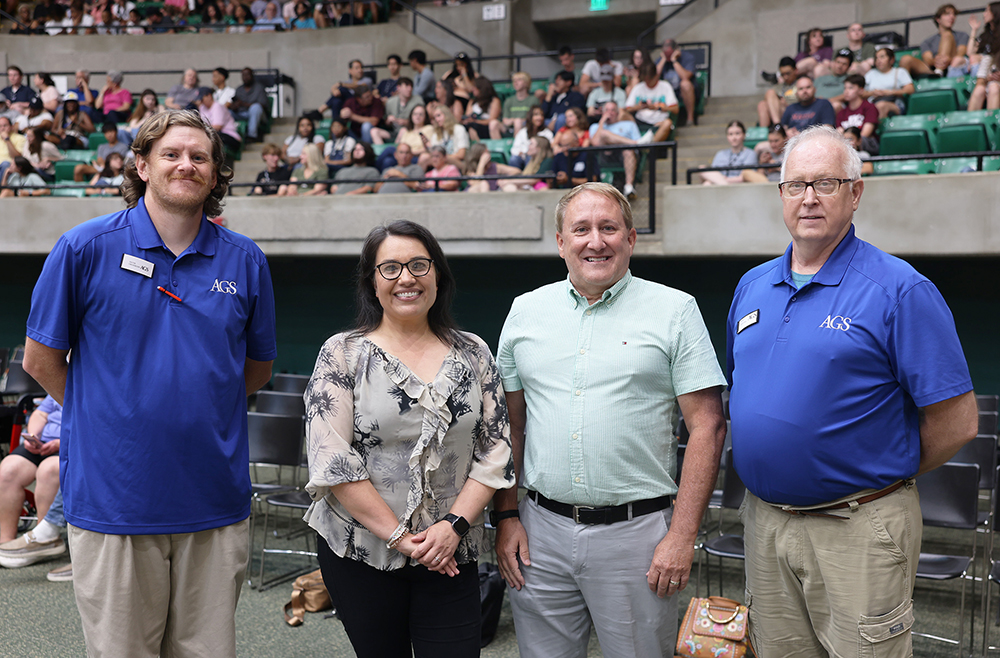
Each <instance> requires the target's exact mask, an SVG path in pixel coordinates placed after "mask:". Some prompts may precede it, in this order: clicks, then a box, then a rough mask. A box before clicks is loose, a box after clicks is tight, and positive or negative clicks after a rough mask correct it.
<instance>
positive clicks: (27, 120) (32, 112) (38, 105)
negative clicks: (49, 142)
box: [14, 96, 52, 135]
mask: <svg viewBox="0 0 1000 658" xmlns="http://www.w3.org/2000/svg"><path fill="white" fill-rule="evenodd" d="M14 128H16V129H17V132H19V133H21V134H22V135H23V134H24V133H25V132H27V130H28V128H44V129H45V130H49V129H50V128H52V113H51V112H49V111H48V110H46V109H45V104H44V103H42V99H41V98H39V97H38V96H35V97H34V98H32V99H31V100H30V101H28V113H27V114H22V115H21V116H19V117H17V120H16V121H15V122H14Z"/></svg>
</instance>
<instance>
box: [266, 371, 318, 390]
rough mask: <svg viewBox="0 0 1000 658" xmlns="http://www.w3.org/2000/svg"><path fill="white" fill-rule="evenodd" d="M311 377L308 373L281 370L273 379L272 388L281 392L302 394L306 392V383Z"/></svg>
mask: <svg viewBox="0 0 1000 658" xmlns="http://www.w3.org/2000/svg"><path fill="white" fill-rule="evenodd" d="M308 383H309V377H308V376H306V375H292V374H289V373H287V372H279V373H278V374H277V375H275V376H274V379H272V380H271V388H272V389H273V390H275V391H278V392H280V393H298V394H299V395H302V394H303V393H305V392H306V384H308Z"/></svg>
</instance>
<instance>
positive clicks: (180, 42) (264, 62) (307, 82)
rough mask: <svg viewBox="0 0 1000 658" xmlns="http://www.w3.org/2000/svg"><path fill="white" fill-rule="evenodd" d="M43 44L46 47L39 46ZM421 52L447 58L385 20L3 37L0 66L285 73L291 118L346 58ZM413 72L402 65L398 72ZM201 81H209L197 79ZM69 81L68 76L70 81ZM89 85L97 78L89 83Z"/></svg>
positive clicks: (145, 80) (162, 84) (139, 80)
mask: <svg viewBox="0 0 1000 658" xmlns="http://www.w3.org/2000/svg"><path fill="white" fill-rule="evenodd" d="M40 44H44V48H40V47H39V45H40ZM416 48H420V49H423V50H425V51H426V52H427V56H428V57H429V58H430V59H440V58H445V57H450V55H451V54H450V53H446V52H445V51H443V50H440V49H438V48H435V47H434V46H432V45H430V43H428V42H427V41H424V40H423V39H420V38H419V37H415V36H414V35H412V34H410V32H409V31H407V30H405V29H403V28H402V27H400V26H399V25H395V24H391V23H387V24H380V25H367V26H363V27H361V26H359V27H352V28H345V29H328V30H304V31H299V32H255V33H251V34H214V35H208V34H170V35H145V36H99V35H92V36H60V37H48V38H44V39H42V38H39V37H23V36H11V35H8V34H5V35H3V39H2V41H0V62H2V63H3V65H4V66H7V65H8V64H17V65H19V66H21V68H23V69H25V70H26V71H54V72H72V71H73V70H75V69H77V68H85V69H89V70H91V71H101V72H103V71H107V70H109V69H119V70H123V71H141V70H147V71H157V70H174V71H176V70H181V69H184V68H188V67H195V68H197V69H200V70H203V69H211V68H214V67H216V66H224V67H226V68H228V69H230V70H232V71H236V73H235V74H234V75H231V76H230V78H229V83H230V84H231V85H233V86H236V85H239V84H240V79H239V73H238V71H239V70H240V69H241V68H243V67H244V66H252V67H255V68H257V67H260V68H264V67H271V68H277V69H279V70H281V72H282V73H284V74H286V75H288V76H291V77H292V78H293V79H294V80H295V81H296V84H297V89H296V90H294V91H292V90H289V94H288V95H287V96H286V103H285V108H284V113H285V115H287V116H294V115H295V114H297V113H300V112H301V111H302V110H303V109H309V108H316V107H319V106H320V105H321V104H322V103H323V102H324V101H325V100H326V99H327V98H328V97H329V95H330V87H331V85H332V84H333V83H334V82H337V81H339V80H344V79H346V78H347V65H348V63H349V62H350V61H351V60H352V59H360V60H361V61H363V62H365V63H366V64H368V63H384V62H385V58H386V57H388V56H389V55H390V54H391V53H398V54H400V55H402V56H403V57H404V58H405V57H406V54H407V53H408V52H409V51H410V50H413V49H416ZM412 73H413V72H412V71H411V70H410V68H409V67H408V66H406V65H405V64H404V65H403V75H411V74H412ZM203 78H205V79H203V80H202V82H203V84H208V82H209V81H208V79H207V77H205V76H203ZM178 82H180V76H179V75H176V74H171V75H148V74H144V75H129V76H126V78H125V82H124V86H125V87H126V88H127V89H129V90H130V91H132V92H133V93H137V92H138V91H140V90H141V89H143V88H144V87H152V88H153V89H154V90H156V91H158V92H166V91H167V90H168V89H169V88H170V87H172V86H173V85H174V84H177V83H178ZM70 83H72V77H71V78H70ZM91 83H92V85H93V86H94V87H95V88H98V89H99V88H100V86H101V85H102V84H103V79H102V78H95V79H92V80H91Z"/></svg>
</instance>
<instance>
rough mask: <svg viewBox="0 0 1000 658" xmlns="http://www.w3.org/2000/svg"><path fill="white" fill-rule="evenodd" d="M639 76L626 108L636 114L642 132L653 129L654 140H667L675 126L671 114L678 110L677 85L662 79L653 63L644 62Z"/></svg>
mask: <svg viewBox="0 0 1000 658" xmlns="http://www.w3.org/2000/svg"><path fill="white" fill-rule="evenodd" d="M639 76H640V77H641V78H642V81H641V82H640V83H639V84H637V85H636V86H634V87H632V91H630V92H629V94H628V98H627V99H626V100H625V111H626V112H628V113H629V114H631V115H632V116H634V117H635V122H636V123H637V124H638V125H639V132H641V133H643V134H645V133H646V132H647V131H652V132H653V137H652V139H651V141H654V142H662V141H665V140H666V139H667V138H668V137H670V133H671V132H672V131H673V129H674V122H673V121H672V120H671V118H670V115H671V114H676V113H677V110H678V105H677V96H675V95H674V88H673V87H671V86H670V83H669V82H667V81H665V80H660V76H659V75H657V73H656V66H655V65H653V64H643V65H642V67H641V68H640V69H639Z"/></svg>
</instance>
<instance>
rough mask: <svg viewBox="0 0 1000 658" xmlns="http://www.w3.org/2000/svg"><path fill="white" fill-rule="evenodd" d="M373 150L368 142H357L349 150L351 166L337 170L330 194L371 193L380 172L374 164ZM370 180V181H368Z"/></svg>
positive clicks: (379, 177)
mask: <svg viewBox="0 0 1000 658" xmlns="http://www.w3.org/2000/svg"><path fill="white" fill-rule="evenodd" d="M374 164H375V152H374V151H372V147H371V145H370V144H365V143H364V142H358V143H357V144H355V145H354V150H353V151H351V166H350V167H344V168H343V169H341V170H340V171H338V172H337V175H336V176H334V177H333V178H334V180H335V181H337V182H336V183H335V184H334V185H332V186H331V187H330V193H331V194H351V195H355V194H371V193H372V191H374V189H375V184H376V182H377V181H378V180H379V179H381V178H382V174H380V173H379V171H378V169H376V168H375V167H374V166H372V165H374ZM369 181H370V182H369Z"/></svg>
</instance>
